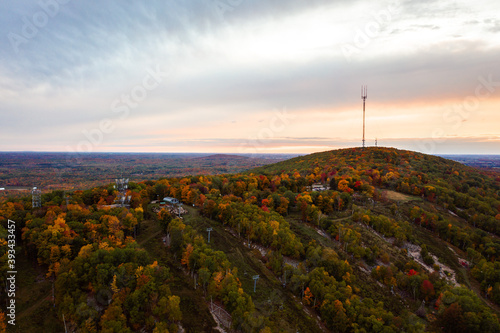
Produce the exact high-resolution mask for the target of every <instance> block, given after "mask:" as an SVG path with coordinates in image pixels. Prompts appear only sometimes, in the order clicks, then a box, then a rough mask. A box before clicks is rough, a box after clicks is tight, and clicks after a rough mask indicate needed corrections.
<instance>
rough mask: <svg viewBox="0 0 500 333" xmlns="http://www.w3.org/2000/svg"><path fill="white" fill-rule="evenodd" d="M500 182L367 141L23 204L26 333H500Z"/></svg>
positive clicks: (11, 211)
mask: <svg viewBox="0 0 500 333" xmlns="http://www.w3.org/2000/svg"><path fill="white" fill-rule="evenodd" d="M212 158H213V157H212ZM221 159H224V157H221V156H216V157H215V160H221ZM499 189H500V175H499V174H498V173H494V172H491V171H488V172H485V171H481V170H478V169H475V168H471V167H467V166H465V165H462V164H460V163H457V162H453V161H450V160H447V159H444V158H441V157H436V156H430V155H425V154H420V153H415V152H411V151H403V150H396V149H390V148H375V147H372V148H366V149H361V148H353V149H342V150H335V151H328V152H322V153H316V154H311V155H307V156H301V157H297V158H293V159H290V160H286V161H282V162H278V163H275V164H270V165H266V166H262V167H259V168H254V169H252V170H249V171H247V172H245V173H237V174H226V175H198V176H183V177H178V178H164V179H160V180H146V181H139V182H131V183H130V184H129V188H128V193H127V195H130V197H131V202H130V207H123V208H112V209H111V208H108V207H107V205H106V204H109V203H111V202H112V201H113V200H114V198H115V197H116V196H117V192H116V190H115V189H114V188H113V186H112V184H105V185H102V186H99V187H94V188H90V189H88V190H84V191H74V192H72V193H71V197H70V198H69V202H68V204H66V203H65V202H64V200H62V195H63V193H62V192H61V191H54V192H51V193H45V194H44V195H43V196H42V202H43V205H42V207H41V208H37V209H32V208H31V206H30V205H31V202H30V198H29V197H26V198H21V199H11V200H7V201H3V202H2V203H1V204H0V215H1V218H0V219H1V223H2V225H3V226H4V227H6V221H7V220H8V219H11V220H15V221H16V223H17V224H16V225H17V229H16V232H17V239H18V244H19V246H20V247H21V248H22V250H20V251H18V253H19V262H20V263H21V264H22V265H23V267H22V269H19V270H20V271H23V272H25V273H24V274H25V276H24V277H23V279H22V280H21V281H20V284H22V285H20V286H19V287H20V288H19V289H20V290H21V291H22V292H21V295H20V298H19V304H20V305H19V306H20V308H19V309H20V311H21V314H22V316H23V317H22V318H26V319H25V320H24V321H23V322H21V323H20V325H21V326H20V329H21V328H23V329H24V330H25V331H29V330H30V328H32V327H31V326H30V325H37V327H39V328H40V327H45V328H47V330H61V329H62V327H63V323H62V319H61V318H62V314H64V315H65V320H66V324H67V325H68V326H69V327H70V328H72V329H77V328H80V329H81V330H87V331H92V330H97V331H102V330H122V331H137V330H143V331H146V332H153V331H154V330H156V331H161V330H165V329H167V328H168V330H169V331H177V330H178V329H180V327H183V328H184V329H186V330H187V331H193V332H194V331H196V332H199V331H206V332H210V331H213V330H214V329H215V326H217V324H216V323H215V321H214V318H216V319H217V322H218V325H220V326H223V327H226V328H227V327H232V328H233V329H237V330H240V331H242V332H282V331H284V332H296V331H298V330H299V331H301V332H331V331H340V332H354V331H357V332H362V331H366V332H382V331H383V332H398V331H407V332H424V331H432V332H441V331H443V332H454V331H457V332H458V331H467V332H498V331H499V330H500V324H499V320H498V311H499V304H500V273H499V272H500V262H498V261H497V257H498V256H499V255H500V239H499V238H498V237H499V235H500V227H499V224H500V197H499ZM166 196H170V197H175V198H177V199H179V200H180V201H181V202H182V203H183V205H182V206H183V207H182V208H183V209H182V210H177V209H176V208H175V207H165V206H161V205H160V204H159V203H157V201H156V200H157V198H158V197H161V198H163V197H166ZM182 214H184V215H182ZM179 215H182V218H181V219H179V218H178V216H179ZM208 229H210V233H209V231H208ZM4 234H5V235H6V234H7V233H6V230H3V229H2V228H0V236H1V235H4ZM209 234H210V236H211V238H210V241H209V240H208V235H209ZM0 244H3V245H1V246H2V248H1V250H2V252H4V250H5V251H6V250H7V243H0ZM30 257H32V258H37V261H36V262H30V260H28V259H27V258H30ZM5 258H6V257H4V259H5ZM2 262H6V261H2ZM5 271H6V268H5V266H4V267H3V268H2V271H1V272H2V274H5ZM37 275H38V276H39V277H38V278H37ZM40 275H41V276H42V278H41V279H40ZM257 276H258V280H257ZM35 280H36V281H37V282H36V283H35ZM51 281H54V282H55V305H56V307H55V308H53V306H52V304H51V302H50V301H48V300H44V299H45V298H44V296H46V294H48V293H49V292H50V289H51ZM254 288H256V289H255V292H254ZM33 299H37V300H39V301H38V302H37V303H36V304H37V305H36V309H37V310H38V311H36V310H35V309H33V307H30V306H28V304H32V303H33ZM210 300H212V301H213V302H214V303H215V304H216V305H217V310H214V308H212V303H211V302H210ZM214 306H215V305H214ZM41 313H44V316H41V315H40V314H41ZM215 313H218V315H216V314H215ZM20 316H21V315H20ZM50 318H52V320H49V319H50ZM28 319H29V320H28Z"/></svg>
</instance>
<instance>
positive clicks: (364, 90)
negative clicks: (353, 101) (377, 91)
mask: <svg viewBox="0 0 500 333" xmlns="http://www.w3.org/2000/svg"><path fill="white" fill-rule="evenodd" d="M367 88H368V87H367V86H361V99H362V100H363V148H365V102H366V97H367V91H368V89H367Z"/></svg>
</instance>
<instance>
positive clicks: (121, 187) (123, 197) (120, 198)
mask: <svg viewBox="0 0 500 333" xmlns="http://www.w3.org/2000/svg"><path fill="white" fill-rule="evenodd" d="M128 181H129V179H128V178H118V179H115V183H116V185H115V188H116V190H117V191H118V195H117V196H116V202H117V203H118V204H119V205H121V206H122V207H125V206H126V205H128V204H129V203H130V199H131V198H132V196H130V195H129V196H127V190H128Z"/></svg>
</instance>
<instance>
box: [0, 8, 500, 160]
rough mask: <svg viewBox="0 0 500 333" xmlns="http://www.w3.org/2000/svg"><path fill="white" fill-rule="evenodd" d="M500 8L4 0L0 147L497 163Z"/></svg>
mask: <svg viewBox="0 0 500 333" xmlns="http://www.w3.org/2000/svg"><path fill="white" fill-rule="evenodd" d="M499 12H500V2H499V1H498V0H484V1H480V2H472V1H465V0H455V1H451V0H439V1H432V0H426V1H413V0H412V1H408V0H400V1H388V2H386V1H367V0H338V1H335V0H330V1H327V0H308V1H305V0H162V1H159V0H158V1H154V0H153V1H123V0H122V1H83V0H41V1H26V0H19V1H15V2H14V1H2V2H0V29H1V34H0V117H1V118H0V120H1V121H0V150H3V151H82V152H87V151H91V152H101V151H124V152H138V151H146V152H224V153H309V152H316V151H323V150H329V149H336V148H343V147H352V146H359V145H361V137H362V124H363V122H362V101H361V98H360V88H361V85H367V86H368V98H367V108H366V110H367V112H366V139H367V145H374V144H375V139H378V145H379V146H390V147H397V148H401V149H411V150H416V151H421V152H425V153H432V154H443V153H491V154H500V126H499V125H500V112H499V111H500V56H499V55H500V19H498V18H497V17H498V15H497V14H498V13H499Z"/></svg>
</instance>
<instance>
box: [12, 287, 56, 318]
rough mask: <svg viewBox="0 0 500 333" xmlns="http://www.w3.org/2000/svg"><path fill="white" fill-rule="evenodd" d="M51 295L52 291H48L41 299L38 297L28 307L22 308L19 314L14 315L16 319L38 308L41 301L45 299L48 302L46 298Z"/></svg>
mask: <svg viewBox="0 0 500 333" xmlns="http://www.w3.org/2000/svg"><path fill="white" fill-rule="evenodd" d="M50 296H52V292H50V293H48V294H47V295H45V296H43V297H42V298H41V299H39V300H38V301H37V302H36V303H34V304H33V305H31V306H30V307H29V308H27V309H24V310H23V311H21V312H20V313H19V314H17V315H16V320H18V321H19V320H21V319H23V318H24V317H26V316H29V315H30V314H31V313H32V312H33V311H35V310H36V309H38V308H39V307H40V306H42V304H43V302H45V301H47V302H49V300H48V298H49V297H50Z"/></svg>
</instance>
